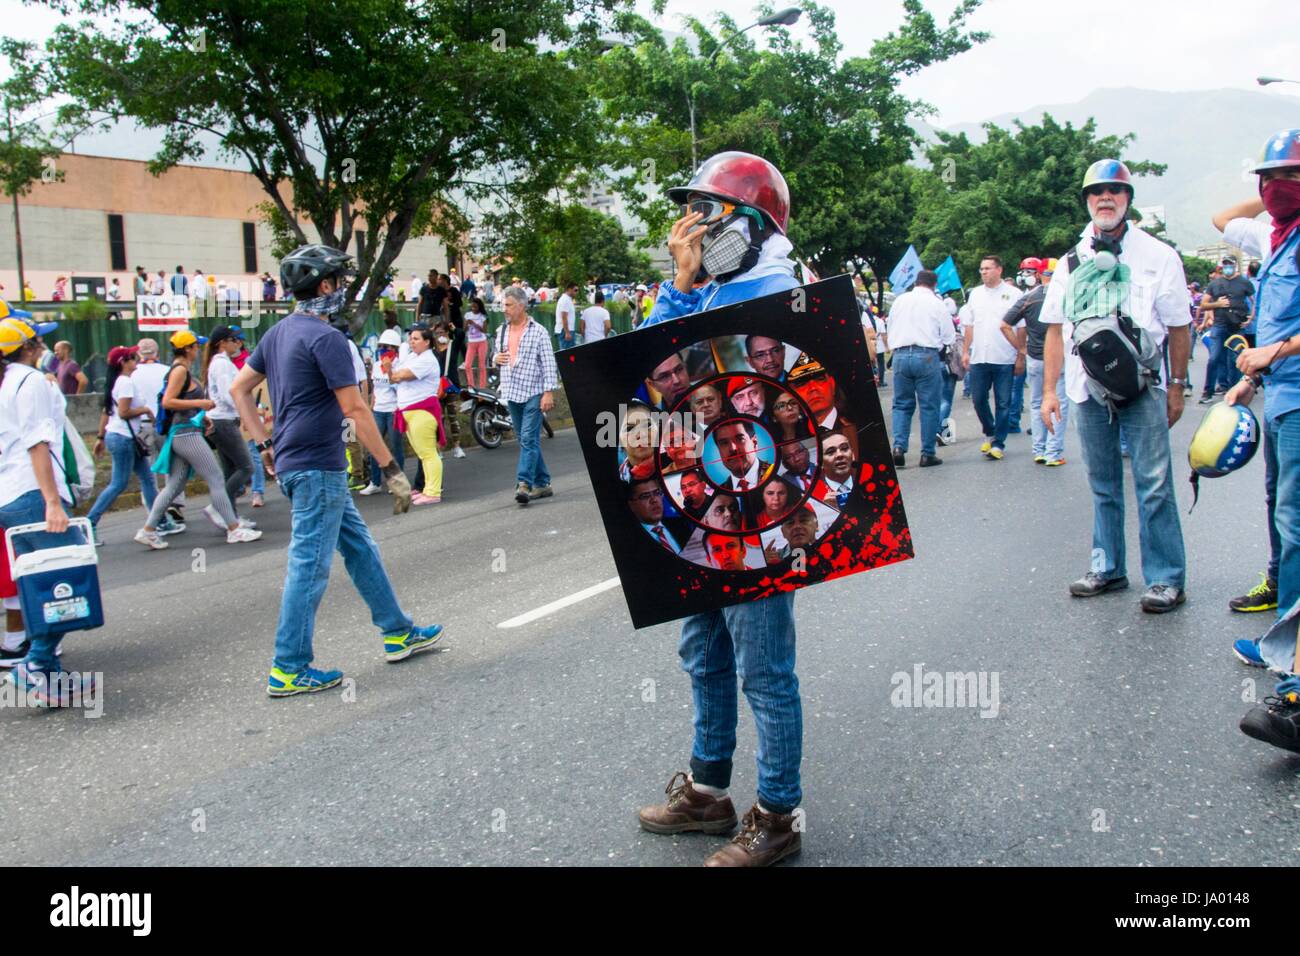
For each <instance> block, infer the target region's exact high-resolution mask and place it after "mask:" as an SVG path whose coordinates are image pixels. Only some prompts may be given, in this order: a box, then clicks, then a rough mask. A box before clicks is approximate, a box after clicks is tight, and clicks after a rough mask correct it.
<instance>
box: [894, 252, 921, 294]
mask: <svg viewBox="0 0 1300 956" xmlns="http://www.w3.org/2000/svg"><path fill="white" fill-rule="evenodd" d="M923 268H925V267H924V266H922V265H921V257H920V256H918V255H917V254H916V247H915V246H908V247H907V252H905V253H903V258H901V259H899V260H898V265H896V266H894V271H893V272H891V273H890V274H889V285H890V288H892V289H893V290H894V291H895V292H906V291H907V290H908V289H910V288H912V283H914V282H915V281H916V274H917V273H918V272H920V271H921V270H922V269H923Z"/></svg>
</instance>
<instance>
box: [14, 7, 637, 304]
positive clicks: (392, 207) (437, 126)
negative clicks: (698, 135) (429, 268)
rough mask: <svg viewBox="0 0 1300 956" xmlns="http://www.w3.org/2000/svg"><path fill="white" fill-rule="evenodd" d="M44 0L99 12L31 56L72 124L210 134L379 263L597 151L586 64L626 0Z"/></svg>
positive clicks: (159, 160)
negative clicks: (126, 123)
mask: <svg viewBox="0 0 1300 956" xmlns="http://www.w3.org/2000/svg"><path fill="white" fill-rule="evenodd" d="M43 2H45V3H46V4H47V5H49V6H51V7H54V8H56V9H59V10H63V11H67V10H72V11H76V12H79V13H80V14H81V15H82V16H83V17H85V18H87V19H86V20H83V21H82V22H81V23H66V24H64V25H62V26H60V27H58V28H57V29H56V31H55V33H54V35H53V36H52V37H51V39H50V40H49V41H48V42H47V43H46V45H45V50H44V53H43V55H40V56H37V55H36V51H35V50H30V49H29V50H28V51H27V52H28V53H29V54H31V65H30V67H29V70H28V76H29V79H30V80H31V81H32V82H33V83H34V84H35V85H36V88H37V89H38V90H39V91H40V94H41V95H42V96H45V97H58V98H64V97H66V98H67V102H66V104H65V105H64V106H63V107H62V108H61V110H60V119H61V121H62V122H63V123H66V124H84V123H85V122H86V121H87V120H89V119H92V118H93V119H102V120H105V121H108V120H113V119H118V118H129V119H132V120H134V121H136V122H137V123H139V124H141V125H143V126H146V127H151V128H156V129H161V130H163V131H164V143H163V147H162V149H161V150H160V151H159V153H158V154H157V155H156V156H155V157H154V160H153V164H152V165H153V168H154V170H155V171H161V170H164V169H166V168H168V167H170V166H172V165H174V164H176V163H178V162H181V161H183V160H186V159H196V158H199V157H201V156H202V155H203V154H204V150H205V145H204V142H203V138H202V137H201V135H200V134H203V133H207V134H210V135H211V136H214V137H216V138H217V140H218V142H219V143H220V148H221V150H222V151H223V152H224V153H227V154H229V155H233V156H236V157H240V158H242V159H243V160H244V161H245V162H246V163H247V165H248V167H249V168H250V169H251V170H252V173H253V175H254V176H256V177H257V179H258V181H259V182H260V183H261V185H262V187H263V189H264V190H265V192H266V194H267V197H268V202H269V203H270V204H271V206H270V209H271V212H272V215H273V226H275V227H276V228H277V229H279V230H281V231H282V232H283V233H284V234H285V235H286V236H287V237H290V238H292V239H293V240H296V241H297V242H307V241H315V237H310V238H309V236H308V234H307V232H306V230H305V229H304V228H303V226H302V224H301V223H302V220H304V219H305V220H306V221H308V222H310V223H311V225H312V226H313V227H314V228H315V230H316V232H317V234H318V235H319V237H320V241H322V242H325V243H327V244H329V245H333V246H337V247H340V248H345V249H349V251H354V253H355V255H356V257H357V261H358V265H359V270H360V273H361V276H362V277H369V276H375V277H382V276H383V275H384V274H385V273H387V272H388V271H389V270H390V266H391V264H392V262H393V260H394V259H396V257H397V255H398V254H399V253H400V252H401V249H402V247H403V245H404V244H405V243H406V241H407V240H408V239H409V238H410V237H411V236H413V235H420V234H423V233H428V232H436V233H438V234H440V235H442V236H444V237H447V238H448V239H449V244H451V245H457V244H458V242H456V241H455V238H456V237H457V236H459V235H460V234H462V233H463V232H465V231H466V230H467V228H468V223H467V222H466V220H465V217H464V215H463V212H462V211H461V210H460V209H459V208H458V205H457V202H456V200H457V198H458V197H487V196H491V197H493V198H494V200H495V201H496V202H498V203H501V204H504V205H505V206H509V205H511V204H513V203H516V202H518V201H519V200H520V199H521V197H526V196H528V195H536V194H539V193H546V192H548V191H550V190H553V189H555V188H557V187H559V186H561V185H563V184H564V183H565V182H566V181H567V179H568V177H569V176H570V174H571V172H572V170H573V169H575V168H576V167H578V166H580V165H582V163H583V162H584V161H585V160H586V159H587V158H588V157H590V156H591V155H592V154H593V153H594V152H595V149H596V146H597V142H598V124H597V122H596V120H597V115H596V114H597V110H596V106H595V104H594V103H593V102H592V101H591V100H590V98H589V97H588V96H586V95H585V69H584V67H585V64H586V63H587V62H589V61H590V59H591V58H592V57H594V56H595V55H596V51H597V50H598V37H600V36H601V35H602V34H603V33H605V32H607V31H609V30H611V29H617V26H618V20H619V18H620V16H621V13H620V11H621V8H622V7H623V6H625V4H626V3H627V0H516V2H514V3H511V4H509V5H508V6H506V5H501V4H479V5H474V4H469V5H466V4H448V3H409V2H407V0H332V2H330V3H325V4H302V3H298V2H291V0H71V2H69V0H43ZM91 18H93V19H91ZM362 233H364V242H360V243H358V242H357V240H358V239H359V238H360V236H361V234H362ZM360 286H361V282H360V281H358V282H357V283H354V284H353V287H352V290H353V291H351V292H350V293H349V305H351V304H353V301H354V299H355V296H356V290H358V289H359V288H360ZM382 286H383V283H382V282H381V281H373V282H370V283H369V288H368V292H367V295H366V298H365V301H364V302H362V303H361V307H360V309H359V310H358V312H359V314H360V315H361V316H364V315H365V314H366V313H367V312H368V311H369V309H370V307H371V305H372V304H373V302H374V300H375V298H376V297H377V296H378V294H379V291H380V289H381V288H382Z"/></svg>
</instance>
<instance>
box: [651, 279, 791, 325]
mask: <svg viewBox="0 0 1300 956" xmlns="http://www.w3.org/2000/svg"><path fill="white" fill-rule="evenodd" d="M798 286H799V280H798V279H796V278H795V277H794V276H792V275H781V274H779V273H772V274H769V275H765V276H760V277H759V278H757V279H733V280H731V281H730V282H726V283H723V284H722V285H718V283H716V282H710V283H709V284H708V285H706V286H704V287H703V288H700V289H692V290H691V291H690V292H679V291H678V290H677V287H676V286H675V285H672V284H671V283H667V282H665V283H664V284H663V285H661V286H660V287H659V298H657V299H656V300H655V307H654V309H653V310H651V312H650V316H649V318H647V319H646V320H645V321H644V322H642V323H641V326H640V327H641V328H645V327H646V326H647V325H657V324H659V323H660V322H668V321H671V320H672V319H679V318H681V317H682V316H683V315H693V314H694V313H696V312H704V311H705V310H707V309H717V308H721V307H722V306H724V305H735V304H736V303H737V302H748V301H749V300H750V299H759V298H762V297H763V296H765V295H771V294H772V293H773V292H784V291H785V290H787V289H795V288H798Z"/></svg>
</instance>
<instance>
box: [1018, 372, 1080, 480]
mask: <svg viewBox="0 0 1300 956" xmlns="http://www.w3.org/2000/svg"><path fill="white" fill-rule="evenodd" d="M1025 375H1026V377H1028V379H1029V409H1030V412H1031V414H1032V416H1033V417H1032V425H1031V427H1032V428H1033V430H1034V457H1035V458H1037V457H1038V456H1039V455H1042V456H1043V457H1045V458H1046V459H1047V460H1048V461H1057V460H1059V459H1061V458H1064V457H1065V426H1066V425H1067V424H1068V423H1069V420H1070V403H1069V401H1067V400H1066V397H1065V376H1064V375H1058V376H1057V378H1056V397H1057V399H1058V400H1059V401H1060V403H1061V420H1060V421H1059V422H1058V423H1057V425H1056V429H1055V430H1054V431H1052V432H1048V430H1047V426H1046V425H1044V424H1043V419H1042V416H1041V414H1040V413H1041V411H1042V408H1043V360H1042V359H1036V358H1033V357H1030V356H1026V357H1025Z"/></svg>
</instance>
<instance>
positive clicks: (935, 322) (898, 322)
mask: <svg viewBox="0 0 1300 956" xmlns="http://www.w3.org/2000/svg"><path fill="white" fill-rule="evenodd" d="M956 338H957V330H956V329H955V328H954V327H953V324H952V317H951V316H949V315H948V309H947V307H946V306H945V305H944V304H943V300H942V299H940V298H939V297H938V296H937V295H935V294H934V290H933V289H927V288H926V287H925V286H917V287H916V288H914V289H910V290H908V291H907V292H904V293H903V294H902V295H900V296H899V297H898V298H897V299H895V300H894V305H893V307H892V308H891V309H890V310H889V347H890V348H891V349H901V348H903V347H905V346H908V345H919V346H921V347H922V348H927V349H937V348H940V347H942V346H944V345H950V344H951V343H952V342H953V341H955V340H956Z"/></svg>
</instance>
